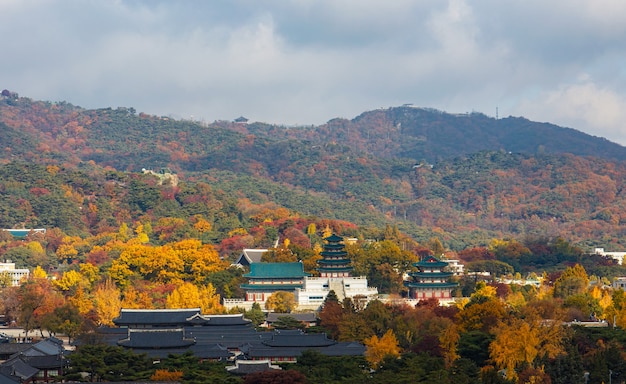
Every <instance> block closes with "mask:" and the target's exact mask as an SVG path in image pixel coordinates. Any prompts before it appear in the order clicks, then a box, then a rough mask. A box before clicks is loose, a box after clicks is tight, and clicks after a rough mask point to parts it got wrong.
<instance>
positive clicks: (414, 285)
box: [404, 281, 459, 289]
mask: <svg viewBox="0 0 626 384" xmlns="http://www.w3.org/2000/svg"><path fill="white" fill-rule="evenodd" d="M404 286H405V287H409V288H424V289H428V288H454V287H458V286H459V284H458V283H415V282H411V281H405V282H404Z"/></svg>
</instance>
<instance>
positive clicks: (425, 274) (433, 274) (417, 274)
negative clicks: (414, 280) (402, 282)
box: [409, 272, 454, 278]
mask: <svg viewBox="0 0 626 384" xmlns="http://www.w3.org/2000/svg"><path fill="white" fill-rule="evenodd" d="M452 275H454V273H452V272H411V273H409V276H411V277H435V278H437V277H439V278H440V277H450V276H452Z"/></svg>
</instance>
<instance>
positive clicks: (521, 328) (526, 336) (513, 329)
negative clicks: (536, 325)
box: [489, 319, 539, 379]
mask: <svg viewBox="0 0 626 384" xmlns="http://www.w3.org/2000/svg"><path fill="white" fill-rule="evenodd" d="M495 332H496V338H495V339H494V340H493V341H492V342H491V344H490V345H489V353H490V356H491V360H492V361H493V362H494V363H495V364H496V366H498V368H500V369H506V376H507V379H516V378H517V372H516V369H517V368H519V367H520V366H521V365H522V364H523V363H527V364H532V362H533V361H534V360H535V358H536V357H537V354H538V353H539V336H538V334H537V330H536V329H532V328H531V327H530V325H529V324H528V323H526V322H524V321H522V320H518V319H514V320H513V321H512V322H511V323H510V324H506V323H501V324H500V326H499V327H497V328H496V329H495Z"/></svg>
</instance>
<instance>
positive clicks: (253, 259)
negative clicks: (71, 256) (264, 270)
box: [235, 248, 268, 265]
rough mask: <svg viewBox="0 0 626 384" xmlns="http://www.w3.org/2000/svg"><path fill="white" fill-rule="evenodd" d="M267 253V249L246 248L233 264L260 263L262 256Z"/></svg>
mask: <svg viewBox="0 0 626 384" xmlns="http://www.w3.org/2000/svg"><path fill="white" fill-rule="evenodd" d="M267 251H268V250H267V249H251V248H246V249H244V250H243V251H242V252H241V255H239V258H238V259H237V261H235V264H241V265H250V264H252V263H260V262H261V258H262V257H263V254H264V253H265V252H267Z"/></svg>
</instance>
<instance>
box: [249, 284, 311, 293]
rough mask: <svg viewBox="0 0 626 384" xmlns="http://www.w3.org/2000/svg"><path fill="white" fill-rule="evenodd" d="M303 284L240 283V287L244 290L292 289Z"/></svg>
mask: <svg viewBox="0 0 626 384" xmlns="http://www.w3.org/2000/svg"><path fill="white" fill-rule="evenodd" d="M302 286H303V284H241V285H240V287H241V289H244V290H246V291H266V292H274V291H294V290H295V289H296V288H302Z"/></svg>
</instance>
